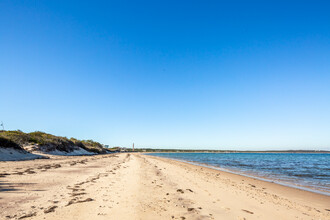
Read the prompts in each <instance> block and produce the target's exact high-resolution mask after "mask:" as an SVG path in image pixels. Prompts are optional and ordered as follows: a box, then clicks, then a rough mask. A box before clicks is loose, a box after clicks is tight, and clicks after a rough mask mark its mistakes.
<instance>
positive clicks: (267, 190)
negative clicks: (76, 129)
mask: <svg viewBox="0 0 330 220" xmlns="http://www.w3.org/2000/svg"><path fill="white" fill-rule="evenodd" d="M0 213H1V216H0V218H1V219H50V220H51V219H61V220H62V219H77V220H78V219H79V220H84V219H88V220H91V219H116V220H117V219H120V220H121V219H281V220H282V219H330V197H329V196H326V195H321V194H316V193H312V192H307V191H303V190H299V189H294V188H290V187H285V186H281V185H278V184H275V183H270V182H264V181H261V180H256V179H253V178H249V177H243V176H240V175H236V174H231V173H226V172H223V171H218V170H213V169H210V168H204V167H200V166H195V165H191V164H187V163H183V162H178V161H174V160H170V159H164V158H157V157H153V156H148V155H141V154H137V153H136V154H134V153H133V154H132V153H130V154H127V153H122V154H112V155H95V156H76V157H68V156H52V157H51V159H40V160H31V161H19V162H12V161H11V162H0Z"/></svg>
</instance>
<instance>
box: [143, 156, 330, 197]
mask: <svg viewBox="0 0 330 220" xmlns="http://www.w3.org/2000/svg"><path fill="white" fill-rule="evenodd" d="M151 154H152V153H151ZM151 154H145V155H149V156H153V157H159V158H165V159H169V160H175V161H179V162H183V163H187V164H191V165H195V166H202V167H206V168H210V169H214V170H219V171H222V172H227V173H231V174H236V175H240V176H243V177H248V178H253V179H258V180H261V181H265V182H269V183H275V184H278V185H281V186H285V187H290V188H293V189H300V190H304V191H307V192H312V193H317V194H320V195H325V196H330V192H328V191H322V190H320V189H315V188H313V187H309V186H303V185H294V184H293V183H291V184H290V183H289V182H288V183H285V182H281V180H278V179H270V178H269V179H267V178H266V177H263V176H258V175H252V174H251V175H250V174H246V173H243V172H239V171H235V170H231V169H227V168H221V167H217V166H212V165H208V164H206V163H198V162H195V161H189V160H180V159H175V158H169V157H160V156H154V155H151Z"/></svg>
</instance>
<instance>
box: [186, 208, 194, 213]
mask: <svg viewBox="0 0 330 220" xmlns="http://www.w3.org/2000/svg"><path fill="white" fill-rule="evenodd" d="M187 210H188V212H191V211H194V210H195V208H188V209H187Z"/></svg>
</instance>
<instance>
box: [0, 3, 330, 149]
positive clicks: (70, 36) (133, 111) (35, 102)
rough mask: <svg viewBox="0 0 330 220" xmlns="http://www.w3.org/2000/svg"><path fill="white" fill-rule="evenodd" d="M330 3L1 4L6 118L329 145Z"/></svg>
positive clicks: (66, 129)
mask: <svg viewBox="0 0 330 220" xmlns="http://www.w3.org/2000/svg"><path fill="white" fill-rule="evenodd" d="M329 12H330V3H329V1H304V0H300V1H281V0H276V1H243V0H242V1H235V0H234V1H170V0H167V1H123V0H122V1H81V0H80V1H68V0H65V1H60V0H57V1H50V0H49V1H46V0H44V1H40V0H38V1H32V0H29V1H23V0H16V1H15V0H1V1H0V100H1V103H0V120H2V121H3V122H4V124H5V126H6V129H10V130H16V129H21V130H23V131H25V132H30V131H35V130H41V131H45V132H49V133H52V134H56V135H61V136H67V137H76V138H81V139H94V140H97V141H100V142H101V143H104V144H109V145H111V146H118V145H120V146H131V143H132V142H135V143H136V146H137V147H164V148H165V147H166V148H192V149H196V148H204V149H205V148H208V149H242V150H248V149H249V150H256V149H264V150H265V149H330V13H329Z"/></svg>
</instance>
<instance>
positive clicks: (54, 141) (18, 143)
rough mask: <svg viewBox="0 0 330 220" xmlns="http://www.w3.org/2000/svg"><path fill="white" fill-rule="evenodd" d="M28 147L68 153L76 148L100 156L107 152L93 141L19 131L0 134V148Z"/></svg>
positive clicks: (39, 132) (38, 132)
mask: <svg viewBox="0 0 330 220" xmlns="http://www.w3.org/2000/svg"><path fill="white" fill-rule="evenodd" d="M28 145H34V146H36V148H38V147H42V148H43V149H46V151H47V150H48V151H52V150H59V151H64V152H70V151H72V149H74V148H76V147H77V146H78V147H81V148H82V149H85V150H87V151H89V152H93V153H98V154H102V153H106V152H107V149H106V148H104V147H103V146H102V144H100V143H98V142H96V141H93V140H78V139H75V138H70V139H68V138H67V137H61V136H55V135H52V134H47V133H45V132H41V131H35V132H31V133H24V132H22V131H20V130H17V131H1V132H0V147H4V148H15V149H23V147H25V146H28Z"/></svg>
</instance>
